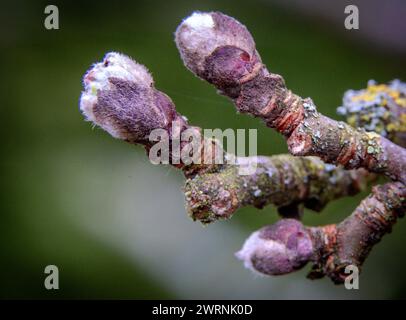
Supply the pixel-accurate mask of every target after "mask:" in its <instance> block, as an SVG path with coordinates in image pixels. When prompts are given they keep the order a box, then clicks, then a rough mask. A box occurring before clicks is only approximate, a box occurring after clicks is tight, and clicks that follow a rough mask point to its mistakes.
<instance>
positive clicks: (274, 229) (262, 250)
mask: <svg viewBox="0 0 406 320" xmlns="http://www.w3.org/2000/svg"><path fill="white" fill-rule="evenodd" d="M312 256H313V243H312V240H311V238H310V235H309V233H308V231H307V230H306V228H305V227H304V226H303V225H302V224H301V223H300V222H299V221H297V220H294V219H282V220H280V221H278V222H277V223H275V224H273V225H269V226H266V227H263V228H262V229H260V230H258V231H256V232H254V233H253V234H252V235H251V236H250V237H249V238H248V239H247V240H246V241H245V243H244V245H243V247H242V249H241V250H240V251H239V252H237V253H236V257H237V258H238V259H240V260H242V261H243V262H244V265H245V267H246V268H248V269H251V270H253V271H255V272H259V273H262V274H266V275H281V274H286V273H290V272H293V271H295V270H298V269H300V268H302V267H303V266H304V265H306V263H307V262H308V261H309V260H310V259H311V258H312Z"/></svg>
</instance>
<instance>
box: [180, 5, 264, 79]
mask: <svg viewBox="0 0 406 320" xmlns="http://www.w3.org/2000/svg"><path fill="white" fill-rule="evenodd" d="M175 41H176V45H177V46H178V49H179V52H180V54H181V57H182V60H183V61H184V63H185V65H186V67H187V68H188V69H190V70H191V71H192V72H193V73H195V74H196V75H197V76H199V77H201V78H204V79H206V80H208V79H207V77H206V76H205V73H207V70H206V69H207V65H206V64H207V61H206V60H207V59H208V58H209V57H210V56H212V54H213V53H214V52H215V51H216V50H220V49H221V48H225V47H233V48H235V49H236V50H238V55H239V56H241V57H242V59H243V61H245V62H246V60H247V59H248V60H249V59H251V58H253V57H255V59H254V60H258V59H259V56H258V54H257V52H256V50H255V43H254V40H253V38H252V36H251V34H250V33H249V31H248V30H247V28H246V27H245V26H244V25H242V24H241V23H239V22H238V21H237V20H235V19H234V18H232V17H229V16H227V15H225V14H222V13H220V12H208V13H205V12H194V13H193V14H192V15H191V16H189V17H188V18H186V19H185V20H183V22H182V23H181V24H180V25H179V27H178V29H177V30H176V34H175Z"/></svg>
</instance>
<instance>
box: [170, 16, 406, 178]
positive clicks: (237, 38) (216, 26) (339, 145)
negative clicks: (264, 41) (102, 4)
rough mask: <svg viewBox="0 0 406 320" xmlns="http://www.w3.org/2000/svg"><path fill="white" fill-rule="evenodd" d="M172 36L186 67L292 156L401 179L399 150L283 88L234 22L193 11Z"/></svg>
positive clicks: (404, 170) (403, 158) (405, 168)
mask: <svg viewBox="0 0 406 320" xmlns="http://www.w3.org/2000/svg"><path fill="white" fill-rule="evenodd" d="M175 40H176V44H177V46H178V49H179V51H180V54H181V57H182V59H183V61H184V63H185V65H186V67H187V68H189V69H190V70H191V71H192V72H193V73H194V74H196V75H197V76H198V77H200V78H202V79H204V80H206V81H208V82H209V83H212V84H213V85H215V86H216V88H217V89H218V90H219V92H220V93H221V94H223V95H226V96H228V97H229V98H231V99H232V100H233V102H234V104H235V106H236V108H237V110H238V111H239V112H241V113H248V114H250V115H253V116H255V117H259V118H261V119H262V120H263V121H264V122H265V124H266V125H267V126H268V127H271V128H275V129H276V130H277V131H278V132H280V133H282V134H283V135H284V136H285V137H286V138H287V144H288V147H289V151H290V152H291V153H292V154H293V155H299V156H318V157H320V158H321V159H322V160H323V161H325V162H327V163H333V164H337V165H343V166H344V167H345V168H348V169H355V168H365V169H367V170H368V171H370V172H375V173H384V174H385V175H387V176H388V177H390V178H391V179H393V180H398V181H402V182H403V183H405V182H406V165H405V164H406V150H405V149H404V148H402V147H400V146H398V145H396V144H394V143H392V142H391V141H389V140H388V139H386V138H384V137H382V136H379V135H378V134H376V133H372V132H366V131H365V130H363V129H354V128H352V127H351V126H349V125H347V124H345V123H344V122H337V121H335V120H332V119H330V118H328V117H325V116H323V115H322V114H320V113H319V112H317V110H316V107H315V105H314V103H313V101H312V100H311V99H310V98H306V99H302V98H301V97H299V96H297V95H295V94H294V93H292V92H291V91H290V90H288V89H287V87H286V85H285V82H284V79H283V78H282V76H280V75H277V74H273V73H270V72H269V71H268V70H267V69H266V67H265V66H264V65H263V64H262V62H261V58H260V56H259V54H258V52H257V51H256V49H255V42H254V40H253V38H252V36H251V34H250V33H249V31H248V30H247V29H246V27H245V26H243V25H242V24H240V23H239V22H238V21H237V20H235V19H233V18H231V17H229V16H226V15H224V14H222V13H218V12H214V13H194V14H193V15H192V16H190V17H189V18H187V19H186V20H184V21H183V22H182V24H181V25H180V26H179V27H178V29H177V31H176V39H175Z"/></svg>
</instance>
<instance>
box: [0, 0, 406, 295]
mask: <svg viewBox="0 0 406 320" xmlns="http://www.w3.org/2000/svg"><path fill="white" fill-rule="evenodd" d="M324 2H326V3H328V1H309V2H307V3H306V2H303V1H286V2H282V1H255V0H254V1H251V0H250V1H241V2H239V1H218V0H211V1H192V0H182V1H176V2H174V1H145V2H140V1H119V0H116V1H83V2H74V1H52V2H47V1H12V2H11V1H10V2H9V3H4V1H2V4H1V13H0V21H1V24H2V25H1V29H0V40H1V46H0V49H1V52H0V57H1V59H0V61H1V62H0V63H1V86H0V88H1V89H0V90H1V95H0V96H1V108H0V110H1V111H0V112H1V121H2V124H1V126H0V131H1V136H2V139H1V144H2V156H1V160H0V161H1V169H2V170H1V172H2V176H1V177H2V178H1V181H2V193H1V194H2V201H1V216H0V219H1V222H0V257H1V263H0V297H1V298H51V299H52V298H144V299H145V298H183V299H187V298H213V299H217V298H223V299H227V298H230V299H232V298H237V299H238V298H247V299H251V298H254V299H285V298H299V299H301V298H309V299H314V298H321V299H330V298H338V299H341V298H349V299H359V298H405V297H406V274H405V272H404V270H406V258H405V254H404V253H405V249H404V243H405V241H406V233H405V231H406V224H405V222H404V221H400V222H399V223H398V224H397V225H396V226H395V228H394V232H393V233H392V234H390V235H387V236H386V237H385V238H384V240H383V242H382V243H380V244H379V245H377V246H376V247H375V248H374V250H373V251H372V253H371V255H370V257H369V259H368V260H367V261H366V263H365V265H364V269H363V273H362V276H361V278H360V289H359V290H351V291H350V290H346V289H345V288H344V287H343V286H340V287H337V286H335V285H333V284H332V283H331V282H330V280H328V279H322V280H317V281H311V280H308V279H306V278H305V275H306V272H307V270H308V267H307V268H304V270H301V271H299V272H297V273H295V274H291V275H287V276H283V277H273V278H271V277H259V276H256V275H253V274H252V273H250V272H249V271H248V270H245V269H244V268H243V266H242V264H241V263H240V262H239V261H237V260H236V259H235V258H234V256H233V253H234V252H235V251H237V250H238V249H239V248H240V246H241V245H242V243H243V242H244V240H245V238H247V237H248V235H249V234H250V233H251V232H253V231H254V230H256V229H258V228H260V227H261V226H263V225H265V224H268V223H273V222H275V221H276V220H277V219H278V217H277V214H276V210H275V208H273V207H266V208H265V209H264V210H262V211H258V210H255V209H253V208H244V209H241V210H240V211H239V212H238V214H236V215H235V216H234V218H233V219H231V220H230V221H225V222H219V223H216V224H213V225H209V226H208V227H205V228H203V227H202V226H201V225H200V224H199V223H194V222H193V221H191V220H190V219H189V218H188V217H187V215H186V213H185V210H184V206H183V195H182V192H181V187H182V184H183V177H182V174H181V172H178V171H176V170H174V169H173V168H170V167H164V166H153V165H152V164H150V163H149V162H148V159H147V157H146V155H145V153H144V151H143V150H142V149H141V148H138V147H134V146H131V145H128V144H126V143H123V142H121V141H118V140H114V139H112V138H111V137H110V136H109V135H108V134H107V133H105V132H103V131H102V130H100V129H98V128H95V129H92V126H91V124H90V123H87V122H85V121H83V117H82V115H81V114H80V113H79V111H78V100H79V96H80V92H81V90H82V85H81V78H82V75H83V74H84V72H85V71H86V70H87V69H88V68H89V66H90V65H91V64H92V63H93V62H96V61H100V60H101V59H102V58H103V56H104V54H105V53H106V52H108V51H112V50H114V51H119V52H123V53H125V54H128V55H130V56H132V57H133V58H135V59H137V61H139V62H140V63H142V64H145V65H146V66H147V67H148V68H149V69H150V71H151V72H152V74H153V76H154V78H155V82H156V86H157V88H159V89H160V90H162V91H164V92H166V93H167V94H169V95H170V96H171V97H172V98H173V100H174V102H175V103H176V106H177V109H178V111H179V112H180V113H182V114H184V115H186V116H187V117H188V118H189V120H190V122H191V123H192V124H196V125H199V126H201V127H203V128H221V129H226V128H246V129H248V128H257V129H258V151H259V153H261V154H265V155H270V154H277V153H284V152H286V151H287V149H286V145H285V143H284V141H283V139H282V138H281V137H280V136H279V135H277V134H275V133H274V132H273V131H272V130H270V129H267V128H265V127H264V125H262V124H261V123H260V122H259V121H257V120H255V119H251V118H249V117H247V116H240V115H237V114H236V112H235V109H234V107H232V104H231V103H230V102H229V101H228V100H227V99H226V98H224V97H220V96H218V95H217V94H216V92H215V90H214V89H213V88H212V87H211V86H209V85H208V84H206V83H205V82H203V81H200V80H198V79H197V78H195V77H194V76H193V75H192V74H191V73H190V72H189V71H187V70H186V69H185V68H184V66H183V65H182V62H181V60H180V59H179V56H178V52H177V49H176V47H175V44H174V42H173V32H174V31H175V29H176V26H177V25H178V24H179V22H180V21H181V19H182V18H184V17H186V16H187V15H189V14H190V13H191V12H193V11H194V10H201V11H205V10H219V11H222V12H224V13H226V14H228V15H231V16H234V17H235V18H237V19H238V20H240V21H241V22H243V23H244V24H246V25H247V26H248V28H249V29H250V31H251V32H252V34H253V35H254V37H255V39H256V43H257V48H258V51H259V52H260V54H261V56H262V58H263V61H264V62H265V63H266V64H267V66H268V67H269V69H270V70H272V71H273V72H275V73H280V74H282V75H283V76H284V77H285V80H286V82H287V84H288V86H289V87H290V88H291V89H292V90H293V91H294V92H296V93H297V94H299V95H301V96H303V97H306V96H310V97H312V98H313V100H314V101H315V103H316V104H317V106H318V108H319V109H320V111H322V112H323V113H325V114H326V115H329V116H331V117H336V118H337V116H336V114H335V108H336V107H337V106H339V105H340V104H341V99H342V95H343V93H344V91H345V90H347V89H349V88H353V89H359V88H363V87H365V86H366V82H367V81H368V80H369V79H375V80H377V81H379V82H386V81H389V80H391V79H393V78H399V79H402V80H406V68H405V66H406V61H405V52H406V51H405V48H404V44H405V43H406V41H405V40H406V30H405V25H404V23H403V24H402V23H401V20H399V18H398V17H403V18H404V17H405V16H406V11H405V3H404V2H403V3H402V2H401V1H389V2H388V3H391V4H390V5H388V4H386V5H385V8H386V9H385V10H383V9H382V8H381V7H380V6H379V4H378V2H376V1H368V2H367V1H351V2H348V3H352V4H357V3H358V5H359V10H360V30H356V31H355V30H352V31H348V30H345V29H344V23H343V22H344V18H345V15H344V7H345V4H347V2H346V1H338V3H339V4H337V3H335V4H334V7H329V4H326V3H324ZM48 4H55V5H57V6H58V8H59V15H60V29H59V30H46V29H45V28H44V25H43V22H44V19H45V16H46V15H45V14H44V8H45V6H46V5H48ZM382 6H384V4H382ZM402 10H403V11H402ZM388 12H389V13H388ZM402 12H403V14H402ZM392 14H393V15H395V16H392ZM382 15H384V16H383V17H382ZM374 17H378V18H374ZM379 17H381V18H379ZM363 19H364V20H363ZM374 19H375V20H374ZM368 21H369V22H368ZM364 22H365V23H364ZM367 22H368V23H367ZM391 28H392V29H391ZM402 28H403V29H402ZM367 193H368V192H366V193H364V194H362V195H358V196H356V197H353V198H346V199H341V200H337V201H335V202H334V203H331V204H330V205H328V207H327V208H326V209H325V210H324V211H323V212H322V213H321V214H315V213H313V212H310V211H309V212H306V215H305V218H304V221H305V223H306V224H308V225H318V224H327V223H335V222H339V221H340V220H342V219H343V218H344V217H345V216H347V215H348V214H350V213H351V212H352V210H353V209H354V208H355V206H356V205H357V203H358V202H359V201H360V200H361V199H362V198H363V197H364V196H365V195H366V194H367ZM49 264H54V265H56V266H58V267H59V273H60V289H59V290H51V291H47V290H46V289H45V288H44V285H43V281H44V278H45V275H44V268H45V266H46V265H49Z"/></svg>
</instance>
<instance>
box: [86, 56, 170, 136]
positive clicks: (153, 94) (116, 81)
mask: <svg viewBox="0 0 406 320" xmlns="http://www.w3.org/2000/svg"><path fill="white" fill-rule="evenodd" d="M83 86H84V91H83V92H82V95H81V97H80V103H79V108H80V111H81V112H82V113H83V115H84V116H85V118H86V120H88V121H91V122H93V123H94V124H95V125H98V126H100V127H101V128H102V129H104V130H106V131H107V132H108V133H110V134H111V135H112V136H113V137H115V138H119V139H123V140H126V141H130V142H141V141H145V140H146V139H147V137H148V135H149V133H150V132H151V131H152V130H154V129H157V128H166V127H167V126H168V125H169V124H170V123H171V121H172V120H173V119H174V118H175V117H176V115H177V114H176V111H175V107H174V105H173V103H172V101H171V100H170V98H169V97H168V96H166V95H165V94H164V93H162V92H160V91H158V90H156V89H155V88H154V82H153V79H152V76H151V75H150V73H149V72H148V70H147V69H146V68H145V67H144V66H143V65H141V64H138V63H136V62H135V61H134V60H132V59H131V58H129V57H127V56H126V55H123V54H120V53H116V52H110V53H107V54H106V56H105V57H104V59H103V61H102V62H99V63H96V64H94V65H93V66H92V67H91V68H90V70H88V71H87V73H86V74H85V76H84V78H83Z"/></svg>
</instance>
